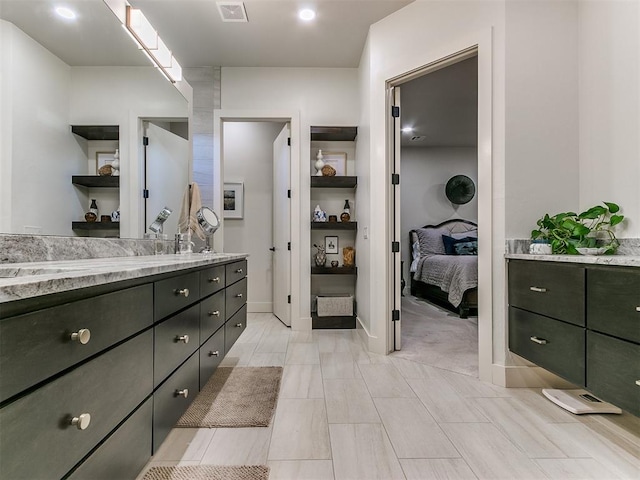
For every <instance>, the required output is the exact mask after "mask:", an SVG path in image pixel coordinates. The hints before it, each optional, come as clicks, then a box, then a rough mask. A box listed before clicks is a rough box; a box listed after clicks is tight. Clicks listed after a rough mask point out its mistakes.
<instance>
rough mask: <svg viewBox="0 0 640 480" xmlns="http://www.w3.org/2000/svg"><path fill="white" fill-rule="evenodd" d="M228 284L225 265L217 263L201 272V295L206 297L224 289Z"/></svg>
mask: <svg viewBox="0 0 640 480" xmlns="http://www.w3.org/2000/svg"><path fill="white" fill-rule="evenodd" d="M225 285H226V281H225V266H224V265H217V266H215V267H211V268H207V269H206V270H202V271H201V272H200V296H201V297H206V296H207V295H211V294H212V293H216V292H217V291H218V290H222V289H223V288H224V287H225Z"/></svg>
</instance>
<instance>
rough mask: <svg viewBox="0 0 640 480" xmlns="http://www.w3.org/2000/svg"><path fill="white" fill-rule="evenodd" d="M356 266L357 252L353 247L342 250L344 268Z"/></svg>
mask: <svg viewBox="0 0 640 480" xmlns="http://www.w3.org/2000/svg"><path fill="white" fill-rule="evenodd" d="M355 264H356V250H355V248H353V247H344V248H343V249H342V266H343V267H353V266H355Z"/></svg>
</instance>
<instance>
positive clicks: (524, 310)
mask: <svg viewBox="0 0 640 480" xmlns="http://www.w3.org/2000/svg"><path fill="white" fill-rule="evenodd" d="M508 275H509V280H508V285H509V349H510V350H511V351H512V352H514V353H517V354H518V355H520V356H521V357H523V358H526V359H527V360H530V361H531V362H533V363H535V364H537V365H539V366H541V367H543V368H546V369H547V370H549V371H551V372H554V373H556V374H558V375H559V376H561V377H563V378H565V379H566V380H569V381H570V382H572V383H574V384H576V385H578V386H580V387H584V388H586V389H587V390H589V391H590V392H592V393H593V394H594V395H596V396H598V397H599V398H601V399H603V400H605V401H608V402H611V403H613V404H614V405H617V406H619V407H621V408H623V409H625V410H627V411H629V412H631V413H633V414H635V415H640V271H639V270H638V269H636V268H633V267H613V266H602V265H590V264H588V265H586V264H580V263H571V264H569V263H556V262H546V261H535V260H509V264H508Z"/></svg>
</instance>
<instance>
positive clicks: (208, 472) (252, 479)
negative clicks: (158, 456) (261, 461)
mask: <svg viewBox="0 0 640 480" xmlns="http://www.w3.org/2000/svg"><path fill="white" fill-rule="evenodd" d="M268 478H269V467H267V466H266V465H238V466H226V465H185V466H174V467H151V468H150V469H149V470H148V471H147V473H145V474H144V477H142V480H267V479H268Z"/></svg>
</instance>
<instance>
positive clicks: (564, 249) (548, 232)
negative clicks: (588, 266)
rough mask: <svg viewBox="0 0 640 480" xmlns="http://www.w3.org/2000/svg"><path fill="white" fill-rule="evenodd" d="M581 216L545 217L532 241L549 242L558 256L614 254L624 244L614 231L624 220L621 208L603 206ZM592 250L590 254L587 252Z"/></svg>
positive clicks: (575, 214) (564, 214)
mask: <svg viewBox="0 0 640 480" xmlns="http://www.w3.org/2000/svg"><path fill="white" fill-rule="evenodd" d="M603 203H604V206H602V205H596V206H594V207H591V208H589V209H588V210H585V211H584V212H582V213H580V214H577V213H574V212H565V213H557V214H555V215H553V216H550V215H549V214H545V215H544V217H542V218H540V219H539V220H538V221H537V222H536V224H537V225H538V228H537V229H535V230H533V231H532V232H531V239H532V240H547V241H548V242H549V243H550V244H551V249H552V252H553V253H555V254H569V255H578V254H585V253H597V254H613V253H615V251H616V250H617V249H618V246H619V245H620V242H619V241H618V239H617V238H616V235H615V233H614V232H613V228H614V227H615V226H616V225H618V224H620V222H622V221H623V220H624V215H620V214H618V212H619V211H620V207H619V206H618V205H616V204H615V203H612V202H603ZM585 249H589V250H585Z"/></svg>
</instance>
